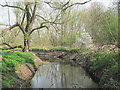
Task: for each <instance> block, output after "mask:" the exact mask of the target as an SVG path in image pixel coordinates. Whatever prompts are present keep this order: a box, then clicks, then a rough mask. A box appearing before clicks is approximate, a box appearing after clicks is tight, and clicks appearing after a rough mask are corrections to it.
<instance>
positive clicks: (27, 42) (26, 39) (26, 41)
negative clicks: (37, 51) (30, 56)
mask: <svg viewBox="0 0 120 90" xmlns="http://www.w3.org/2000/svg"><path fill="white" fill-rule="evenodd" d="M29 51H30V38H29V37H26V36H24V48H23V52H29Z"/></svg>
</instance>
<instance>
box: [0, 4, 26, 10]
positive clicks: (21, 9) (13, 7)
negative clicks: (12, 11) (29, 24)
mask: <svg viewBox="0 0 120 90" xmlns="http://www.w3.org/2000/svg"><path fill="white" fill-rule="evenodd" d="M0 6H2V7H11V8H16V9H20V10H22V11H25V9H23V8H21V7H18V6H10V5H7V4H6V5H2V4H0Z"/></svg>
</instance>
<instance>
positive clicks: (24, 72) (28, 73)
mask: <svg viewBox="0 0 120 90" xmlns="http://www.w3.org/2000/svg"><path fill="white" fill-rule="evenodd" d="M33 58H34V62H35V65H33V64H30V63H24V64H22V65H19V66H18V69H17V70H16V71H15V73H16V74H17V75H18V77H19V80H18V82H17V83H16V85H12V86H11V87H19V86H20V87H26V85H27V84H28V83H29V81H30V80H31V79H32V78H33V76H34V74H35V72H36V71H37V69H38V68H39V66H40V65H42V64H47V63H48V62H43V61H42V60H41V59H40V58H39V57H37V56H34V57H33Z"/></svg>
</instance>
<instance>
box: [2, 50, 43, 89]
mask: <svg viewBox="0 0 120 90" xmlns="http://www.w3.org/2000/svg"><path fill="white" fill-rule="evenodd" d="M1 55H2V60H1V63H2V88H14V87H18V88H19V87H24V85H25V84H26V83H28V81H29V80H31V78H32V77H33V76H34V74H35V72H36V70H37V68H38V67H39V65H41V64H43V62H42V60H40V59H39V58H38V57H36V56H35V55H34V54H33V53H32V52H30V53H23V52H21V51H9V50H3V51H2V52H1Z"/></svg>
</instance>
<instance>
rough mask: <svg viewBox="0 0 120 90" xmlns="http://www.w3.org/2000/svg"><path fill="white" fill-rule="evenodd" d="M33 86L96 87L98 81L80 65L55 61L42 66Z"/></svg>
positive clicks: (32, 83) (33, 81)
mask: <svg viewBox="0 0 120 90" xmlns="http://www.w3.org/2000/svg"><path fill="white" fill-rule="evenodd" d="M31 87H32V88H96V87H97V85H96V83H95V82H94V81H93V80H92V79H91V78H90V77H89V76H88V75H87V74H86V72H85V70H84V69H83V68H81V67H80V66H73V65H71V64H68V63H58V62H53V63H50V64H46V65H42V66H40V68H39V70H38V71H37V72H36V74H35V76H34V77H33V79H32V81H31Z"/></svg>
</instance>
